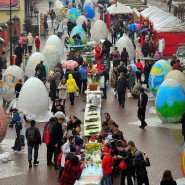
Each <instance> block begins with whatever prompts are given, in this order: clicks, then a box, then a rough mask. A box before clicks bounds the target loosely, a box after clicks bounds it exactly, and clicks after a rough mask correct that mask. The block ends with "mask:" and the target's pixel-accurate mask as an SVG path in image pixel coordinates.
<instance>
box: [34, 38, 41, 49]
mask: <svg viewBox="0 0 185 185" xmlns="http://www.w3.org/2000/svg"><path fill="white" fill-rule="evenodd" d="M35 48H36V52H39V51H40V39H39V37H38V36H36V38H35Z"/></svg>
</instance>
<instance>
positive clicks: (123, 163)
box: [118, 161, 127, 170]
mask: <svg viewBox="0 0 185 185" xmlns="http://www.w3.org/2000/svg"><path fill="white" fill-rule="evenodd" d="M118 167H119V169H120V170H126V169H127V165H126V163H125V161H121V162H120V163H119V166H118Z"/></svg>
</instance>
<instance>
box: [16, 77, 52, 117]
mask: <svg viewBox="0 0 185 185" xmlns="http://www.w3.org/2000/svg"><path fill="white" fill-rule="evenodd" d="M48 107H49V98H48V93H47V90H46V87H45V85H44V84H43V82H42V81H41V80H39V79H38V78H35V77H31V78H29V79H28V80H26V82H25V83H24V85H23V87H22V89H21V92H20V94H19V98H18V108H19V109H20V110H22V111H23V113H25V114H32V115H36V116H41V115H43V114H44V113H45V112H47V111H48Z"/></svg>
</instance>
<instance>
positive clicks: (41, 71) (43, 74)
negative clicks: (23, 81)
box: [35, 60, 46, 78]
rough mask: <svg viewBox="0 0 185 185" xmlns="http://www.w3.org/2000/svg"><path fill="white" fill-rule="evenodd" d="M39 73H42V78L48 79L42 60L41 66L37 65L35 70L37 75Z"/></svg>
mask: <svg viewBox="0 0 185 185" xmlns="http://www.w3.org/2000/svg"><path fill="white" fill-rule="evenodd" d="M37 71H40V75H41V77H42V78H44V77H46V68H45V65H44V62H43V61H42V60H41V61H40V63H39V64H37V66H36V68H35V74H37Z"/></svg>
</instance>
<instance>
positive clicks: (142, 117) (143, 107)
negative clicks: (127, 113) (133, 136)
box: [137, 88, 148, 129]
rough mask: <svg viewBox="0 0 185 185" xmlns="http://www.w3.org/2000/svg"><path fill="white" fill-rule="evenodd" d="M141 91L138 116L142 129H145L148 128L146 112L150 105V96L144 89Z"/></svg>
mask: <svg viewBox="0 0 185 185" xmlns="http://www.w3.org/2000/svg"><path fill="white" fill-rule="evenodd" d="M140 91H141V94H140V95H139V99H138V111H137V116H138V118H139V120H140V121H141V126H140V128H142V129H144V128H145V127H146V126H147V123H146V122H145V112H146V106H147V103H148V95H147V94H146V93H145V92H144V89H143V88H142V89H141V90H140Z"/></svg>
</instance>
